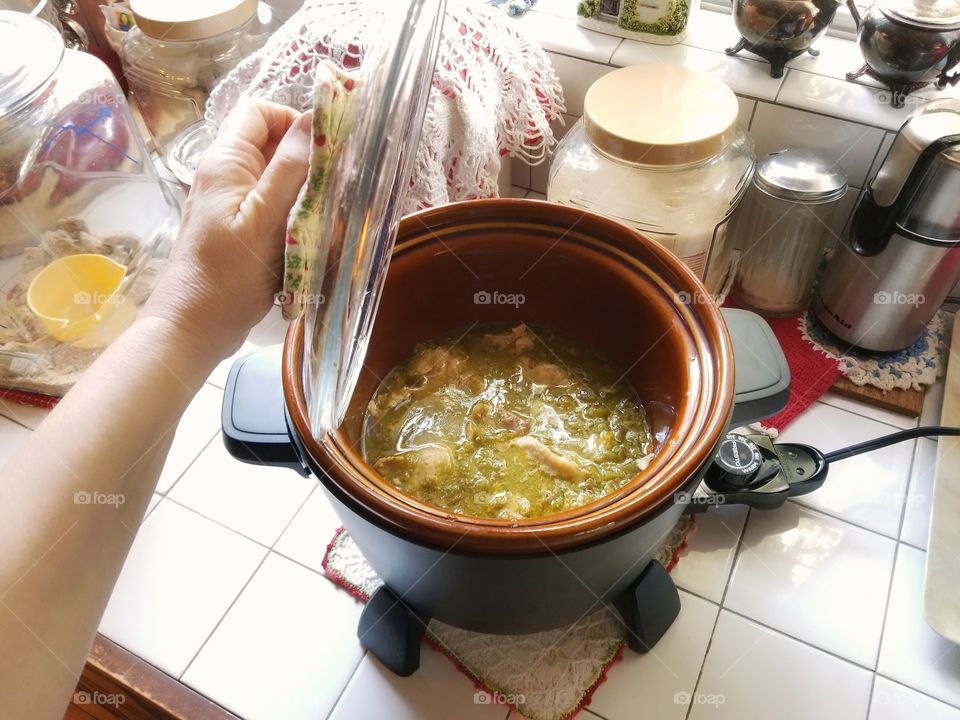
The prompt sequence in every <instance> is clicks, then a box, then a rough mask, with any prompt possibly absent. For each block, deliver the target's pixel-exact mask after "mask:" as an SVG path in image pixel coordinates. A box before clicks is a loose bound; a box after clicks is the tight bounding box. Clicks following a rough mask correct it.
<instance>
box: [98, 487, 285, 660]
mask: <svg viewBox="0 0 960 720" xmlns="http://www.w3.org/2000/svg"><path fill="white" fill-rule="evenodd" d="M266 552H267V551H266V549H264V548H262V547H260V546H259V545H257V544H255V543H253V542H250V541H249V540H247V539H246V538H243V537H241V536H240V535H238V534H237V533H235V532H232V531H230V530H227V529H226V528H224V527H221V526H220V525H217V524H216V523H215V522H212V521H210V520H207V519H206V518H203V517H200V516H199V515H197V514H196V513H194V512H191V511H190V510H187V509H186V508H183V507H180V506H179V505H177V504H176V503H173V502H171V501H170V500H162V501H161V502H160V504H159V505H157V507H156V508H155V509H154V510H153V512H151V513H150V515H149V517H147V519H146V520H144V522H143V525H141V526H140V531H139V532H138V533H137V538H136V540H135V541H134V543H133V547H132V548H131V550H130V554H129V555H128V556H127V559H126V562H125V563H124V565H123V571H122V572H121V573H120V579H119V580H118V581H117V584H116V586H115V587H114V589H113V595H112V596H111V597H110V602H109V604H108V605H107V609H106V612H105V613H104V615H103V619H102V620H101V622H100V632H102V633H103V634H104V635H106V636H107V637H108V638H110V639H111V640H113V641H114V642H116V643H118V644H119V645H122V646H123V647H125V648H126V649H127V650H129V651H130V652H132V653H134V654H135V655H138V656H139V657H142V658H143V659H144V660H146V661H147V662H149V663H152V664H153V665H156V666H157V667H159V668H160V669H161V670H164V671H165V672H167V673H169V674H171V675H173V676H174V677H179V676H180V674H181V673H182V672H183V671H184V670H185V669H186V667H187V664H188V663H189V662H190V660H191V658H193V656H194V655H195V654H196V652H197V651H198V650H199V649H200V647H201V646H202V645H203V643H204V642H205V641H206V639H207V637H209V635H210V633H211V632H213V628H214V627H215V626H216V624H217V622H219V620H220V618H221V617H223V614H224V613H225V612H226V611H227V608H228V607H229V606H230V603H232V602H233V600H234V599H235V598H236V597H237V595H239V594H240V590H241V589H242V588H243V586H244V584H245V583H246V582H247V580H249V579H250V576H251V575H253V572H254V570H255V569H256V567H257V565H259V563H260V561H261V560H262V559H263V557H264V555H266Z"/></svg>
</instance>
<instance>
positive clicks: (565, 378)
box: [523, 362, 570, 385]
mask: <svg viewBox="0 0 960 720" xmlns="http://www.w3.org/2000/svg"><path fill="white" fill-rule="evenodd" d="M523 374H524V376H525V377H526V378H527V379H528V380H530V381H531V382H535V383H537V384H538V385H568V384H569V383H570V375H568V374H567V371H566V370H564V369H563V368H562V367H560V366H559V365H555V364H554V363H549V362H542V363H537V364H536V365H529V364H527V365H524V367H523Z"/></svg>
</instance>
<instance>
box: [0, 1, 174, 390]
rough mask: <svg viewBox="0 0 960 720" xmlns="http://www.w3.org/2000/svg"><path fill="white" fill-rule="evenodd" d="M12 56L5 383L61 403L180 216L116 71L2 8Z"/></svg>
mask: <svg viewBox="0 0 960 720" xmlns="http://www.w3.org/2000/svg"><path fill="white" fill-rule="evenodd" d="M0 46H2V47H4V48H5V51H4V53H0V77H3V78H4V83H3V84H2V86H0V287H2V295H0V386H4V387H12V388H17V389H22V390H29V391H33V392H40V393H45V394H52V395H61V394H63V392H65V391H66V390H67V389H68V388H69V387H70V386H71V385H72V384H73V382H74V381H75V380H76V379H77V377H78V376H79V374H80V373H81V372H82V371H83V370H84V369H86V367H87V366H88V365H89V364H90V363H91V362H92V361H93V359H94V358H95V357H96V356H97V355H98V354H99V352H100V351H101V349H102V347H103V346H104V345H105V344H106V343H108V342H109V341H110V340H111V339H112V338H113V337H115V336H116V334H118V332H119V331H122V329H123V327H121V325H118V324H116V323H117V321H118V319H120V318H126V320H125V321H124V322H125V323H126V324H129V322H130V321H132V318H133V316H135V315H136V309H137V308H138V307H139V306H140V305H141V304H142V303H143V302H144V301H145V299H146V297H147V296H148V295H149V292H150V290H151V289H152V286H153V280H154V278H155V276H156V274H157V271H158V270H159V268H160V266H161V264H162V262H163V259H164V258H165V257H166V256H167V255H168V254H169V250H170V246H171V243H172V238H173V236H174V233H175V232H176V229H177V226H178V224H179V220H180V212H179V208H178V206H177V203H176V202H175V201H174V200H173V198H172V196H171V195H170V193H169V192H168V191H167V189H166V187H165V186H164V185H163V184H162V183H161V182H160V180H159V178H158V177H157V173H156V169H155V168H154V166H153V163H152V161H151V159H150V157H149V155H148V153H147V151H146V148H145V147H144V145H143V141H142V140H141V139H140V137H139V135H138V134H137V130H136V125H135V124H134V121H133V118H132V117H131V115H130V109H129V107H128V106H127V103H126V99H125V98H124V96H123V93H122V91H121V90H120V88H119V86H118V85H117V83H116V80H115V79H114V77H113V75H112V74H111V73H110V71H109V70H108V69H107V67H106V66H105V65H103V64H102V63H101V62H100V61H99V60H97V59H95V58H94V57H92V56H90V55H87V54H85V53H81V52H77V51H74V50H67V49H65V48H64V45H63V40H62V38H61V37H60V35H59V34H58V33H57V32H56V30H54V28H53V27H52V26H50V25H49V24H47V23H46V22H44V21H42V20H39V19H37V18H33V17H30V16H28V15H25V14H23V13H14V12H0ZM78 255H93V256H98V257H102V258H103V262H100V261H99V259H94V260H90V261H87V262H83V263H80V264H78V265H76V268H74V271H72V272H69V273H66V274H65V275H61V276H59V277H60V278H61V279H60V280H54V281H52V282H51V281H49V276H50V274H51V273H52V271H51V273H47V274H46V275H47V276H48V281H47V282H43V281H41V283H39V284H38V285H37V286H36V287H35V288H34V292H33V295H32V299H33V309H31V303H30V302H28V300H30V299H31V294H30V291H31V287H32V286H33V282H34V279H35V278H36V277H37V276H39V275H41V274H43V271H44V270H45V269H47V268H50V267H51V266H52V265H55V264H57V263H58V261H60V260H62V259H63V258H67V257H72V256H78ZM107 261H112V263H109V264H108V263H107ZM105 266H108V270H106V271H105V270H104V269H103V268H104V267H105ZM115 266H119V267H122V277H119V279H118V278H117V277H116V274H115ZM64 278H68V279H70V280H71V281H73V282H75V283H76V284H75V285H71V286H70V287H69V288H68V287H67V285H66V282H67V280H66V279H64ZM120 305H123V307H122V308H120ZM116 311H119V313H118V312H116ZM108 316H111V317H113V321H112V324H111V323H106V319H107V317H108ZM105 324H108V325H110V328H109V329H105V327H104V326H105ZM51 330H53V331H54V332H51ZM58 337H59V338H67V339H66V340H64V339H58Z"/></svg>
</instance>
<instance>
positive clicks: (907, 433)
mask: <svg viewBox="0 0 960 720" xmlns="http://www.w3.org/2000/svg"><path fill="white" fill-rule="evenodd" d="M938 435H960V427H947V426H945V425H924V426H921V427H915V428H911V429H909V430H901V431H900V432H895V433H890V434H889V435H881V436H880V437H878V438H874V439H873V440H866V441H865V442H862V443H857V444H856V445H850V446H849V447H845V448H841V449H840V450H834V451H833V452H829V453H824V455H823V459H824V460H826V461H827V462H828V463H831V462H835V461H837V460H846V459H847V458H849V457H853V456H854V455H860V454H861V453H865V452H870V451H871V450H879V449H880V448H883V447H887V445H895V444H897V443H898V442H903V441H904V440H913V439H914V438H918V437H936V436H938Z"/></svg>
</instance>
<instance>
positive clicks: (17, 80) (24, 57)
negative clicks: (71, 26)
mask: <svg viewBox="0 0 960 720" xmlns="http://www.w3.org/2000/svg"><path fill="white" fill-rule="evenodd" d="M0 47H2V48H3V52H0V116H2V115H5V114H6V113H7V112H10V111H11V110H13V109H14V108H16V107H19V106H20V104H21V103H22V102H23V101H24V99H25V98H27V97H29V96H30V95H32V94H33V93H34V92H35V91H36V90H37V88H39V87H40V86H41V85H43V84H44V83H45V82H47V80H49V79H50V77H51V76H52V75H53V73H54V72H55V71H56V69H57V67H58V66H59V65H60V60H61V59H62V58H63V51H64V47H63V38H62V37H61V36H60V33H58V32H57V31H56V30H55V29H54V28H53V26H52V25H50V24H49V23H48V22H46V21H45V20H41V19H39V18H35V17H31V16H30V15H27V14H26V13H22V12H14V11H13V10H2V11H0Z"/></svg>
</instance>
